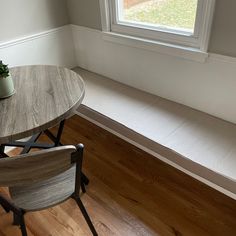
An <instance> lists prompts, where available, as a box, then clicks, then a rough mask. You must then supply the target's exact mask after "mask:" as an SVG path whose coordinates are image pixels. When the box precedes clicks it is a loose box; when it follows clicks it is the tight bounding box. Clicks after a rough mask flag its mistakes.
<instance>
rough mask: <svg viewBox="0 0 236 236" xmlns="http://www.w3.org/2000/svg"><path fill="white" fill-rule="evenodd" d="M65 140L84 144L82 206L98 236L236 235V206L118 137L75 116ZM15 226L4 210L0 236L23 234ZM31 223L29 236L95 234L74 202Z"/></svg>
mask: <svg viewBox="0 0 236 236" xmlns="http://www.w3.org/2000/svg"><path fill="white" fill-rule="evenodd" d="M62 141H63V143H66V144H76V143H79V142H82V143H83V144H84V145H85V160H84V172H85V173H86V174H87V175H88V177H89V178H90V181H91V182H90V184H89V186H88V188H87V193H86V194H84V195H83V196H82V201H83V202H84V204H85V206H86V208H87V210H88V212H89V214H90V216H91V218H92V220H93V222H94V224H95V227H96V229H97V231H98V233H99V235H101V236H102V235H109V236H110V235H119V236H133V235H140V236H141V235H161V236H187V235H188V236H205V235H213V236H231V235H232V236H235V235H236V201H234V200H232V199H230V198H228V197H226V196H224V195H222V194H221V193H219V192H217V191H215V190H213V189H211V188H209V187H207V186H205V185H204V184H202V183H200V182H198V181H196V180H194V179H192V178H191V177H189V176H187V175H185V174H183V173H182V172H180V171H178V170H176V169H174V168H172V167H170V166H168V165H166V164H164V163H163V162H161V161H159V160H157V159H156V158H153V157H152V156H150V155H148V154H146V153H145V152H143V151H141V150H139V149H138V148H136V147H134V146H132V145H130V144H128V143H126V142H124V141H123V140H121V139H119V138H117V137H116V136H114V135H112V134H110V133H108V132H106V131H104V130H102V129H101V128H99V127H97V126H95V125H93V124H91V123H89V122H88V121H86V120H84V119H82V118H80V117H78V116H74V117H72V118H71V119H70V120H68V121H67V122H66V127H65V130H64V133H63V138H62ZM14 154H16V151H15V152H14ZM1 191H2V192H5V189H2V190H1ZM11 222H12V215H11V214H6V213H5V212H4V211H3V210H2V209H0V236H2V235H9V236H17V235H21V234H20V231H19V229H18V228H17V227H16V226H12V225H11ZM26 224H27V230H28V232H29V236H30V235H40V236H41V235H42V236H46V235H53V236H71V235H77V236H79V235H81V236H86V235H90V232H89V229H88V227H87V225H86V223H85V221H84V219H83V218H82V215H81V213H80V211H79V209H78V208H77V207H76V204H75V203H74V202H73V200H69V201H67V202H65V203H63V204H61V205H60V206H56V207H54V208H52V209H49V210H44V211H41V212H34V213H28V214H27V215H26Z"/></svg>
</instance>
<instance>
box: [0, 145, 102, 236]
mask: <svg viewBox="0 0 236 236" xmlns="http://www.w3.org/2000/svg"><path fill="white" fill-rule="evenodd" d="M82 160H83V145H82V144H79V145H77V146H76V147H75V146H62V147H56V148H51V149H46V150H42V151H37V152H33V153H30V154H24V155H20V156H16V157H14V158H2V159H0V186H2V187H9V193H10V196H11V199H7V198H4V197H3V196H0V204H1V205H2V207H3V208H4V209H5V211H6V212H9V211H12V212H13V214H14V224H16V225H19V226H20V228H21V232H22V235H23V236H26V235H27V231H26V226H25V222H24V214H25V213H26V212H29V211H38V210H42V209H45V208H50V207H52V206H55V205H57V204H59V203H61V202H63V201H65V200H67V199H69V198H70V197H72V198H73V199H74V200H75V201H76V202H77V204H78V206H79V208H80V210H81V212H82V214H83V216H84V218H85V220H86V222H87V224H88V226H89V228H90V230H91V232H92V234H93V235H98V234H97V232H96V230H95V228H94V226H93V224H92V222H91V220H90V218H89V215H88V213H87V212H86V209H85V207H84V205H83V203H82V201H81V199H80V186H81V185H80V184H81V169H82Z"/></svg>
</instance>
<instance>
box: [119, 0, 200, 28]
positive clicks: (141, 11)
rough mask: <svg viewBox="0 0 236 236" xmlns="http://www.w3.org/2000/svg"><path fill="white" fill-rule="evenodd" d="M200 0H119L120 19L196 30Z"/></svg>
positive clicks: (163, 26) (156, 25) (148, 24)
mask: <svg viewBox="0 0 236 236" xmlns="http://www.w3.org/2000/svg"><path fill="white" fill-rule="evenodd" d="M197 3H198V0H119V20H120V21H124V22H132V23H138V24H142V25H147V26H152V27H153V26H154V27H162V28H167V29H168V28H174V29H176V30H184V31H188V32H194V25H195V18H196V12H197Z"/></svg>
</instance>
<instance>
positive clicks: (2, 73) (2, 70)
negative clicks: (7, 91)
mask: <svg viewBox="0 0 236 236" xmlns="http://www.w3.org/2000/svg"><path fill="white" fill-rule="evenodd" d="M7 76H9V68H8V65H5V64H3V62H2V61H0V78H1V77H2V78H6V77H7Z"/></svg>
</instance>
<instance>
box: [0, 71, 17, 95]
mask: <svg viewBox="0 0 236 236" xmlns="http://www.w3.org/2000/svg"><path fill="white" fill-rule="evenodd" d="M14 93H15V89H14V84H13V80H12V77H11V75H9V76H8V77H0V98H7V97H10V96H12V95H13V94H14Z"/></svg>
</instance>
